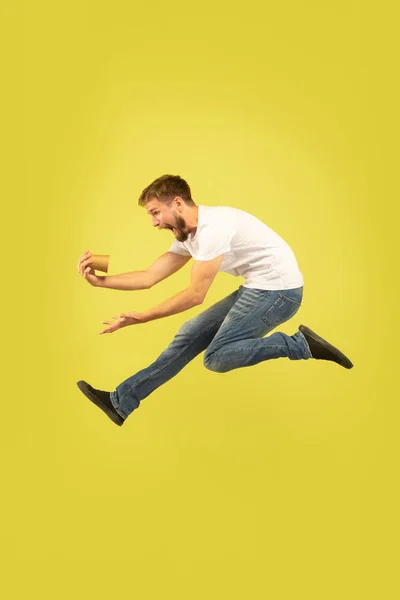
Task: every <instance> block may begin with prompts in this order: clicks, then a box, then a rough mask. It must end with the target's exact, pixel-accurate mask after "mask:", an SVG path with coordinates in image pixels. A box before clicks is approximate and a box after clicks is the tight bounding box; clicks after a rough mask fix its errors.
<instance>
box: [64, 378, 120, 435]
mask: <svg viewBox="0 0 400 600" xmlns="http://www.w3.org/2000/svg"><path fill="white" fill-rule="evenodd" d="M76 385H77V386H78V388H79V389H80V390H81V392H82V394H84V395H85V396H86V398H89V400H90V401H91V402H93V404H95V405H96V406H97V407H98V408H100V409H101V410H102V411H103V412H104V413H105V414H106V415H107V417H109V418H110V419H111V421H113V423H115V424H116V425H119V426H120V427H121V425H123V424H124V419H123V418H122V417H121V416H120V415H115V414H114V413H113V412H111V410H110V409H109V408H108V406H106V405H105V404H103V403H102V402H101V400H99V398H97V396H95V395H94V394H93V393H92V392H91V391H90V389H89V387H88V386H89V384H88V383H86V381H78V382H77V384H76Z"/></svg>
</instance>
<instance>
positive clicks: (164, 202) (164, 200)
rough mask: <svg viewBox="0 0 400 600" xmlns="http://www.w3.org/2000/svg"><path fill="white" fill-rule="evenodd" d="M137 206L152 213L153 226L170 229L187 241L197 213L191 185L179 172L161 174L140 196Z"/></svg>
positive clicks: (181, 239) (181, 240)
mask: <svg viewBox="0 0 400 600" xmlns="http://www.w3.org/2000/svg"><path fill="white" fill-rule="evenodd" d="M139 206H144V207H145V208H146V210H147V212H148V214H149V215H151V218H152V223H153V226H154V227H158V228H159V229H170V230H171V231H172V232H173V233H174V235H175V237H176V239H177V240H178V241H179V242H184V241H185V240H187V238H188V236H189V233H190V232H191V230H192V229H193V227H194V224H195V219H194V218H193V217H194V213H196V214H197V210H196V209H197V207H196V204H195V203H194V202H193V200H192V197H191V193H190V187H189V185H188V184H187V183H186V181H185V180H184V179H182V178H181V177H179V175H162V176H161V177H158V179H155V181H153V183H151V184H150V185H149V186H147V187H146V188H145V189H144V190H143V192H142V193H141V195H140V198H139Z"/></svg>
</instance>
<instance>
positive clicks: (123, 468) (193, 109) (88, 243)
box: [2, 0, 399, 600]
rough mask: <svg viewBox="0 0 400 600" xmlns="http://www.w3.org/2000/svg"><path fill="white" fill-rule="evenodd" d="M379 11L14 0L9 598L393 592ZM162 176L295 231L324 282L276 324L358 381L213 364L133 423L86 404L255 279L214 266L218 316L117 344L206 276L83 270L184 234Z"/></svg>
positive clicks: (392, 439)
mask: <svg viewBox="0 0 400 600" xmlns="http://www.w3.org/2000/svg"><path fill="white" fill-rule="evenodd" d="M379 6H380V12H377V9H376V10H375V11H374V10H372V9H368V7H367V6H366V4H365V3H362V2H355V1H353V0H351V1H350V2H348V1H347V2H344V1H343V0H339V2H335V3H330V4H329V5H326V4H325V3H321V2H317V1H314V2H312V1H310V0H307V1H306V2H293V1H291V2H286V3H282V4H279V3H276V2H274V3H272V2H267V3H265V2H260V1H259V2H255V1H253V0H252V1H250V2H246V3H241V4H234V3H231V2H228V1H224V2H209V1H208V0H207V1H205V2H202V3H197V4H196V5H191V4H190V3H188V2H178V1H176V0H173V1H171V2H168V3H164V2H152V3H141V4H140V5H136V4H134V3H130V2H121V1H116V2H109V3H105V2H100V3H99V2H87V1H86V2H85V1H84V2H77V1H76V0H74V1H73V2H68V3H67V2H64V3H54V2H44V1H42V0H39V1H38V2H26V3H24V4H23V5H22V6H21V9H22V10H21V12H20V13H19V15H17V19H16V24H17V27H16V30H17V32H18V35H19V43H17V44H14V45H13V46H10V47H15V48H17V46H18V52H20V53H21V54H20V57H21V58H22V62H19V59H18V57H17V50H16V51H15V52H16V53H15V55H14V54H13V53H12V52H11V53H10V60H11V64H12V60H14V59H15V60H16V64H18V65H19V66H18V68H16V70H15V76H14V81H15V83H17V84H18V85H19V86H20V89H21V95H20V96H19V98H18V99H16V101H15V104H14V106H12V107H11V109H12V110H14V113H15V115H17V119H16V121H18V126H19V128H21V131H22V136H21V137H20V138H18V133H17V130H16V131H15V135H14V136H13V145H12V148H13V150H14V151H15V157H16V159H17V166H16V168H15V175H14V176H13V177H14V178H13V189H14V190H16V191H17V198H16V200H15V202H14V200H13V199H12V198H11V196H10V199H9V201H8V202H7V205H8V208H9V210H11V211H12V214H13V222H14V223H16V224H17V227H16V231H15V232H13V233H12V231H11V229H10V230H9V227H8V223H9V222H8V221H5V222H4V223H3V226H4V229H6V231H5V236H4V237H5V239H8V240H9V243H8V246H7V250H6V251H7V254H6V256H7V257H8V258H9V260H7V261H6V264H5V269H6V271H5V272H7V273H9V276H10V279H9V280H6V281H5V282H4V283H5V284H7V285H5V286H4V290H5V295H6V296H7V297H9V295H10V292H13V294H14V300H13V301H12V303H11V305H10V308H9V309H8V310H7V313H6V314H4V315H3V316H4V319H5V321H6V322H7V324H6V325H5V330H7V332H9V333H10V341H9V342H8V344H7V345H6V346H5V348H4V350H5V352H6V354H7V355H8V356H7V357H8V358H10V357H11V358H14V359H15V360H13V361H12V363H11V364H10V366H9V367H8V368H7V370H6V372H5V376H4V380H3V390H2V391H3V394H4V398H3V405H4V409H3V419H2V420H3V425H2V431H3V433H2V445H3V447H4V449H3V458H4V459H5V460H4V469H3V483H4V493H3V498H2V502H3V510H2V515H3V518H4V523H3V526H2V545H3V550H4V558H3V559H2V567H3V568H5V573H6V576H5V577H3V583H2V585H3V586H5V593H6V595H5V596H4V597H5V598H18V599H20V598H21V599H25V598H27V599H28V598H41V599H50V598H51V599H54V598H79V599H87V598H98V599H103V598H111V597H115V598H118V599H121V600H122V599H125V598H141V599H142V600H153V599H163V598H174V599H177V600H178V599H179V600H180V599H193V600H197V599H203V598H210V599H213V600H216V599H218V600H219V599H221V598H224V599H225V598H227V599H232V600H233V599H236V598H251V599H257V600H258V599H264V598H271V600H286V599H290V600H298V599H303V598H304V599H307V600H331V599H332V600H337V599H339V598H340V599H341V600H347V599H348V600H358V599H360V600H361V599H362V600H366V599H375V598H384V599H385V600H388V599H391V598H395V597H397V596H396V594H397V592H396V580H397V578H396V577H395V570H396V569H397V568H398V557H397V556H396V545H397V540H398V519H397V512H398V495H397V480H398V458H399V452H398V451H399V444H398V440H397V437H398V432H397V430H398V416H399V411H398V398H397V397H396V396H397V395H398V391H397V387H396V386H395V373H396V369H397V364H396V362H395V359H396V352H395V349H396V342H395V335H396V330H397V329H398V326H397V316H396V310H397V300H398V293H396V287H395V284H396V279H397V277H398V275H396V272H397V273H398V265H397V263H395V261H394V258H395V251H396V249H395V243H394V242H395V240H396V235H395V222H396V214H395V212H394V204H395V202H394V198H395V188H394V187H392V184H391V183H390V180H389V177H390V171H391V170H392V169H393V168H395V165H396V161H395V159H394V151H395V147H396V146H395V143H394V138H393V139H392V138H391V137H390V136H391V132H392V130H393V126H394V124H393V121H392V118H391V116H390V115H391V113H392V112H394V111H393V108H395V106H396V103H395V101H394V97H393V91H394V87H395V84H394V79H395V73H394V72H393V71H392V67H391V61H392V62H393V63H394V45H393V42H392V41H391V40H392V37H391V36H392V35H393V33H394V26H393V22H394V21H393V18H392V16H391V15H390V14H389V13H387V12H386V10H387V7H385V6H384V5H383V4H380V5H379ZM11 114H12V111H11ZM18 140H20V141H18ZM10 148H11V146H10ZM13 172H14V171H13ZM164 173H173V174H179V175H181V176H182V177H184V178H185V179H186V180H187V181H188V182H189V184H190V186H191V188H192V194H193V198H194V200H195V201H196V202H197V203H199V204H210V205H214V204H227V205H230V206H235V207H239V208H242V209H244V210H248V211H249V212H252V213H253V214H255V215H256V216H258V217H259V218H261V219H262V220H264V221H265V222H266V223H267V224H268V225H269V226H270V227H272V228H273V229H275V230H276V231H277V232H278V233H279V234H280V235H281V236H282V237H283V238H284V239H285V240H286V241H288V243H289V244H290V245H291V247H292V248H293V250H294V251H295V253H296V256H297V258H298V262H299V265H300V268H301V271H302V273H303V275H304V278H305V292H304V303H303V305H302V307H301V309H300V311H299V312H298V313H297V315H296V316H295V317H294V318H293V319H292V320H291V321H290V322H288V323H286V324H285V325H284V326H282V327H281V330H282V331H284V332H286V333H290V334H292V333H294V332H295V331H296V330H297V327H298V325H299V324H300V323H304V324H307V325H308V326H309V327H311V328H312V329H314V330H316V331H317V332H318V333H320V335H322V336H323V337H326V338H327V339H328V340H330V341H331V342H332V343H333V344H335V345H337V346H338V347H339V348H341V349H342V350H343V351H344V352H345V353H346V354H348V355H349V357H350V358H351V359H352V360H353V362H354V364H355V367H354V369H353V370H351V371H347V370H345V369H342V368H340V367H339V366H337V365H334V364H331V363H324V362H322V361H318V362H317V361H307V362H305V361H298V362H297V361H296V362H295V361H289V360H283V359H281V360H277V361H272V362H270V363H266V362H265V363H262V364H259V365H257V366H255V367H251V368H248V369H239V370H236V371H232V372H230V373H227V374H216V373H212V372H209V371H207V370H206V369H205V368H204V367H203V364H202V357H201V356H200V357H198V358H197V359H196V360H194V361H193V362H192V363H191V364H190V365H188V366H187V367H186V368H185V369H184V370H183V371H182V372H181V373H180V374H179V375H178V376H177V377H176V378H174V379H173V380H171V381H170V382H169V383H167V384H165V385H164V386H163V387H161V388H159V389H158V390H157V391H156V392H155V393H154V394H153V395H152V396H150V397H149V398H147V399H146V400H145V401H143V403H142V405H141V406H140V408H139V410H137V411H136V412H135V413H133V414H132V415H131V417H130V418H129V420H128V421H127V423H126V424H125V425H124V426H123V427H122V428H118V427H116V426H115V425H113V424H112V423H111V421H109V420H108V419H107V417H106V416H104V415H103V414H102V413H101V412H100V411H99V410H98V409H96V408H95V407H94V406H93V405H91V403H90V402H89V401H88V400H87V399H85V398H84V396H83V395H82V394H81V393H80V392H79V390H78V388H77V387H76V381H78V380H79V379H85V380H87V381H88V382H90V383H91V384H92V385H93V386H94V387H97V388H100V389H108V390H111V389H114V388H115V387H116V385H118V384H119V383H120V382H121V381H123V380H124V379H125V378H127V377H128V376H130V375H132V374H133V373H134V372H135V371H137V370H139V369H141V368H143V367H145V366H147V365H148V364H149V363H150V362H152V361H153V360H154V359H155V358H156V356H157V355H158V354H159V353H160V352H161V351H162V350H163V349H164V348H165V347H166V345H167V344H168V343H169V342H170V341H171V339H172V337H173V335H174V334H175V332H176V331H177V329H178V328H179V326H180V324H181V323H182V322H183V321H184V320H185V319H187V318H189V317H190V316H193V315H195V314H196V313H197V312H199V310H201V309H202V308H205V307H207V306H209V305H211V303H213V302H215V301H217V300H218V299H220V298H221V297H222V296H224V295H226V294H228V293H230V292H231V291H232V290H234V289H236V287H237V286H238V285H239V284H240V283H242V280H241V279H240V280H239V279H234V278H232V277H230V276H228V275H226V274H221V275H219V276H218V278H217V280H216V282H215V284H214V285H213V286H212V289H211V290H210V293H209V295H208V296H207V298H206V301H205V304H204V305H203V307H202V308H196V309H192V310H191V311H188V312H187V313H184V314H179V315H175V316H173V317H169V318H167V319H165V320H159V321H154V322H151V323H148V324H145V325H143V326H138V327H135V328H133V327H131V328H126V329H124V330H122V331H118V332H116V333H114V334H112V335H107V336H106V335H104V336H99V335H98V332H99V331H100V328H102V321H103V320H104V319H107V318H110V317H111V315H114V314H118V313H119V312H122V311H130V310H138V311H140V310H142V309H145V308H147V307H150V306H152V305H155V304H157V303H159V302H161V301H162V300H163V299H165V298H168V297H170V296H171V295H173V294H175V293H177V292H178V291H179V290H181V289H183V288H184V287H185V286H186V285H187V283H188V280H189V275H190V268H189V266H187V267H185V268H184V269H183V270H182V271H180V272H179V273H178V274H176V275H175V276H173V277H172V278H171V279H170V280H168V281H165V282H162V283H161V284H160V285H159V286H157V287H156V288H153V289H152V290H147V291H142V292H122V291H114V290H98V289H95V288H92V287H90V286H89V285H87V283H86V282H85V281H84V280H83V279H82V277H81V276H80V275H79V274H78V272H77V269H76V264H77V261H78V257H79V255H80V254H81V253H82V252H83V251H84V250H86V249H88V248H89V249H90V250H91V251H93V252H97V253H110V254H111V263H110V267H111V272H112V273H119V272H126V271H130V270H135V269H142V268H145V267H147V266H148V265H149V264H150V263H151V262H152V261H153V260H154V259H155V258H157V256H159V255H160V254H161V253H163V252H164V251H165V250H166V249H167V248H168V247H169V244H170V242H171V239H172V236H171V235H170V234H169V232H161V233H160V232H159V231H157V230H155V229H154V230H153V229H152V227H151V222H150V218H149V217H148V216H147V215H146V213H145V211H144V210H143V209H142V208H140V207H138V206H137V199H138V196H139V194H140V192H141V191H142V189H143V188H144V187H145V186H147V185H148V184H149V183H150V182H151V181H153V179H155V178H156V177H158V176H160V175H162V174H164ZM7 236H8V237H7ZM8 283H9V284H10V285H8ZM17 284H18V285H17ZM397 591H398V590H397Z"/></svg>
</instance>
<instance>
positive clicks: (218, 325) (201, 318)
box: [111, 285, 312, 419]
mask: <svg viewBox="0 0 400 600" xmlns="http://www.w3.org/2000/svg"><path fill="white" fill-rule="evenodd" d="M302 297H303V287H300V288H296V289H292V290H259V289H251V288H246V287H243V286H242V285H241V286H240V287H239V288H238V289H237V290H235V291H234V292H233V293H232V294H230V295H229V296H227V297H226V298H223V299H222V300H220V301H219V302H217V303H216V304H214V305H213V306H210V308H208V309H207V310H205V311H204V312H202V313H200V314H199V315H197V316H196V317H194V318H193V319H190V320H189V321H186V323H184V324H183V325H182V327H181V328H180V330H179V331H178V333H177V334H176V336H175V337H174V339H173V340H172V342H171V343H170V344H169V346H168V347H167V348H166V350H164V352H162V353H161V354H160V356H159V357H158V358H157V360H156V361H155V362H153V363H152V364H151V365H150V366H149V367H146V368H145V369H143V370H142V371H139V372H138V373H136V374H135V375H132V377H129V378H128V379H126V380H125V381H124V382H122V383H121V384H120V385H119V386H118V387H117V388H116V390H115V391H113V392H111V402H112V404H113V406H114V408H115V409H116V410H117V412H118V413H119V414H120V415H121V417H123V418H124V419H125V418H126V417H127V416H128V415H130V413H131V412H133V411H134V410H135V409H136V408H138V406H139V404H140V401H141V400H143V398H146V397H147V396H148V395H149V394H151V393H152V392H153V391H154V390H155V389H157V388H158V387H160V385H162V384H163V383H165V382H166V381H169V380H170V379H171V378H172V377H174V376H175V375H176V374H177V373H179V371H181V369H183V367H184V366H185V365H187V364H188V363H189V362H190V361H191V360H193V359H194V358H195V356H197V355H198V354H200V352H203V351H204V350H205V353H204V365H205V367H206V368H207V369H210V370H211V371H216V372H218V373H226V372H227V371H231V370H232V369H238V368H239V367H250V366H251V365H256V364H257V363H259V362H262V361H264V360H269V359H271V358H279V357H284V356H286V357H287V358H289V359H290V360H300V359H308V358H312V356H311V352H310V349H309V347H308V344H307V342H306V339H305V337H304V335H303V334H302V333H301V332H300V331H297V332H296V333H295V334H294V335H292V336H289V335H286V334H285V333H280V332H276V333H273V334H272V335H270V336H268V337H263V336H265V335H266V334H267V333H268V332H269V331H271V330H272V329H275V327H277V326H278V325H280V324H281V323H284V322H285V321H287V320H288V319H290V318H291V317H293V315H295V314H296V312H297V311H298V310H299V308H300V305H301V301H302Z"/></svg>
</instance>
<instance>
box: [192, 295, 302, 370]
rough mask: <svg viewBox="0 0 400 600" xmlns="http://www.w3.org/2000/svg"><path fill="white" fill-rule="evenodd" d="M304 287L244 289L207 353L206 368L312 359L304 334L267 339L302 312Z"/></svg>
mask: <svg viewBox="0 0 400 600" xmlns="http://www.w3.org/2000/svg"><path fill="white" fill-rule="evenodd" d="M302 296H303V288H297V289H293V290H258V289H250V288H245V287H242V288H241V289H240V290H239V294H238V296H237V300H236V302H235V304H234V305H233V306H232V308H231V310H230V311H229V313H228V314H227V316H226V318H225V320H224V322H223V323H222V325H221V327H220V329H219V330H218V333H217V334H216V336H215V337H214V339H213V340H212V342H211V344H210V345H209V346H208V348H207V350H206V352H205V354H204V365H205V366H206V367H207V368H208V369H210V370H212V371H217V372H219V373H225V372H227V371H231V370H232V369H238V368H239V367H249V366H251V365H256V364H257V363H259V362H262V361H265V360H270V359H272V358H279V357H287V358H289V359H290V360H300V359H308V358H312V354H311V352H310V349H309V346H308V344H307V341H306V338H305V337H304V335H303V333H301V332H300V331H298V332H297V333H295V334H294V335H292V336H289V335H286V334H285V333H281V332H276V333H273V334H272V335H270V336H268V337H263V336H265V335H266V334H267V333H268V332H270V331H271V330H272V329H275V327H277V326H278V325H280V324H281V323H284V322H285V321H287V320H288V319H290V318H291V317H293V315H295V314H296V312H297V311H298V310H299V308H300V305H301V301H302Z"/></svg>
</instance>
